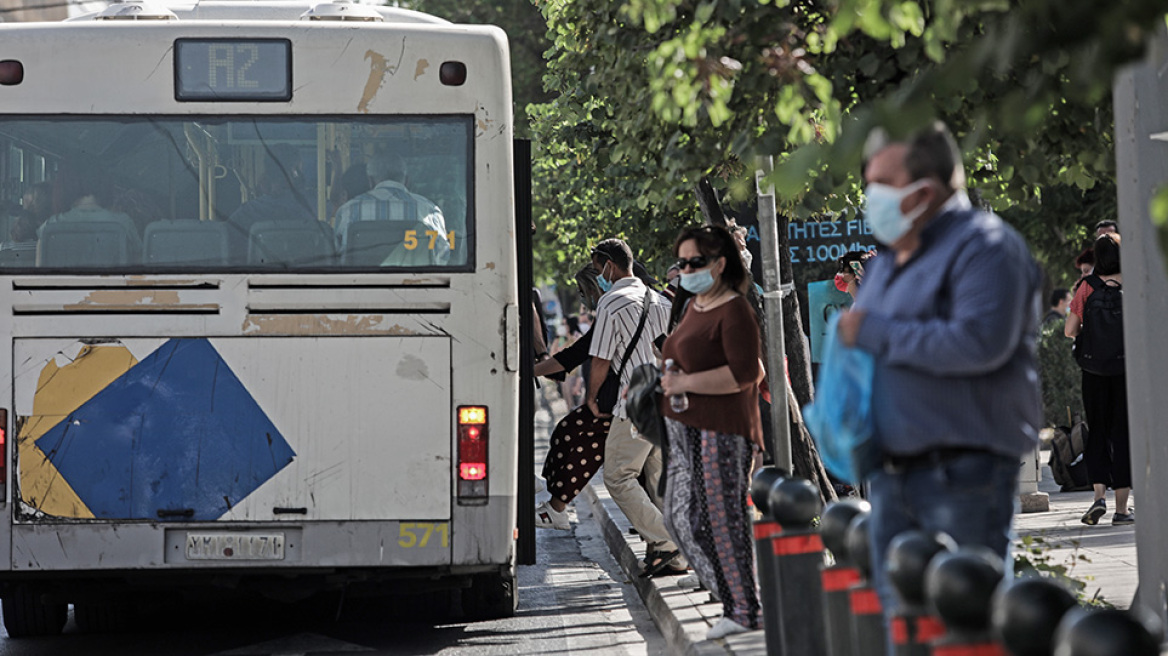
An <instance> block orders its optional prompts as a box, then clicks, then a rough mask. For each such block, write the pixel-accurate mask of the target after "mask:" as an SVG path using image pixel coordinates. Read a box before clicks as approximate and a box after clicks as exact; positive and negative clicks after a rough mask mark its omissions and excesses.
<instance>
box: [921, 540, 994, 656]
mask: <svg viewBox="0 0 1168 656" xmlns="http://www.w3.org/2000/svg"><path fill="white" fill-rule="evenodd" d="M1003 575H1004V567H1003V565H1002V559H1001V558H999V557H998V555H997V554H995V553H994V552H992V551H990V550H989V549H986V548H984V547H961V548H959V549H957V550H956V551H952V552H949V551H942V552H941V553H938V554H937V555H936V556H935V557H934V558H933V559H932V560H931V561H930V562H929V566H928V568H927V569H926V570H925V596H926V598H927V599H928V602H929V605H930V606H931V607H932V608H933V609H934V610H935V611H936V612H937V615H938V616H940V618H941V621H942V622H943V623H944V624H945V635H944V636H943V637H941V638H939V639H937V640H934V641H933V644H932V647H933V650H932V656H1006V650H1005V649H1004V648H1003V647H1002V646H1001V644H1000V643H998V642H997V641H995V640H994V639H993V638H992V636H991V635H990V601H991V600H992V598H993V595H994V590H995V589H996V588H997V586H998V584H999V583H1000V582H1001V581H1002V577H1003Z"/></svg>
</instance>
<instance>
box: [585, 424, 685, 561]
mask: <svg viewBox="0 0 1168 656" xmlns="http://www.w3.org/2000/svg"><path fill="white" fill-rule="evenodd" d="M642 471H644V473H645V487H642V486H641V483H640V482H639V481H638V480H637V477H638V476H640V475H641V472H642ZM660 480H661V449H659V448H657V447H655V446H653V445H652V444H651V443H649V441H648V440H646V439H644V438H642V437H641V436H640V435H637V432H636V429H635V428H633V422H631V421H629V420H628V419H625V418H621V417H613V418H612V427H611V428H609V429H608V440H607V441H606V442H605V445H604V486H605V487H606V488H608V493H609V495H611V496H612V500H613V501H615V502H616V505H617V506H618V507H619V508H620V509H621V512H623V513H624V514H625V517H627V518H628V519H629V522H630V523H631V524H632V525H633V528H635V529H637V532H638V533H640V534H641V537H642V538H644V539H645V542H647V543H648V544H649V548H650V549H655V550H657V551H674V550H675V549H677V545H676V544H674V542H673V539H672V538H670V537H669V532H668V531H666V530H665V520H664V519H663V518H662V516H661V498H660V497H658V496H657V483H658V482H659V481H660ZM645 488H648V489H649V490H651V493H650V492H649V491H646V489H645ZM674 563H675V565H679V566H682V567H684V566H685V562H684V560H675V561H674Z"/></svg>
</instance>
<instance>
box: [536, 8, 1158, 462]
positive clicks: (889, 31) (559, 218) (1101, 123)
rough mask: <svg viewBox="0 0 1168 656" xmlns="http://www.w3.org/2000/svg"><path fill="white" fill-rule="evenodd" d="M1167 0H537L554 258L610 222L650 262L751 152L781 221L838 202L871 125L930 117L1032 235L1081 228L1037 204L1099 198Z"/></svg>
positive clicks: (994, 202)
mask: <svg viewBox="0 0 1168 656" xmlns="http://www.w3.org/2000/svg"><path fill="white" fill-rule="evenodd" d="M1159 5H1160V3H1159V2H1158V1H1157V0H1131V1H1130V2H1125V3H1114V4H1112V5H1107V6H1102V7H1101V6H1100V5H1099V4H1098V3H1097V2H1094V0H1028V2H1025V3H1022V2H1007V1H1005V0H983V1H980V2H979V1H976V0H975V1H967V2H962V3H957V2H955V1H954V0H932V1H922V2H914V1H912V0H837V1H836V2H826V1H816V0H799V1H791V2H784V1H782V0H778V1H775V2H768V1H766V0H753V1H752V0H725V1H714V0H703V1H698V0H631V1H630V2H628V3H624V4H618V3H608V2H602V1H600V0H548V1H545V2H543V3H542V4H541V8H542V10H543V12H544V16H545V18H546V19H547V22H548V27H549V33H550V34H551V35H552V37H553V39H554V47H553V49H552V50H551V51H550V53H549V54H550V57H551V59H550V62H549V75H548V77H547V78H546V81H547V84H548V89H549V90H550V91H552V92H553V93H554V94H555V97H554V99H553V100H551V101H550V102H548V103H547V104H545V105H542V106H540V107H538V108H533V112H532V115H533V118H534V120H535V124H534V128H535V133H536V135H537V137H538V138H539V139H540V140H541V141H542V142H543V144H544V147H545V150H544V156H543V157H541V159H540V161H539V162H538V163H537V176H538V177H540V178H542V179H543V181H544V184H543V187H542V189H541V196H540V202H539V203H537V206H543V207H545V208H546V211H545V214H544V216H543V217H542V220H541V223H542V224H544V225H547V226H549V227H550V230H549V232H550V233H551V234H552V235H553V237H552V239H551V243H552V244H553V245H554V247H555V251H556V258H557V260H558V261H557V262H546V263H545V264H549V265H553V266H557V265H558V266H562V265H564V264H567V263H570V262H574V261H580V259H581V258H582V256H583V250H584V248H585V247H586V245H587V244H588V243H589V242H591V241H594V240H595V239H596V238H599V237H601V236H609V235H611V234H617V235H621V236H624V237H626V238H628V239H629V241H630V243H631V244H633V245H634V248H635V249H639V250H640V251H641V253H639V257H640V259H642V260H647V261H649V262H650V263H653V262H654V260H655V259H657V258H658V257H659V256H658V255H657V254H658V253H664V252H665V251H666V247H667V245H668V240H669V238H670V237H672V235H673V234H675V233H676V229H677V228H678V227H679V225H680V224H683V223H686V222H690V221H693V220H694V218H695V217H696V215H697V203H696V200H695V197H694V194H693V193H692V190H693V189H694V188H695V185H697V184H699V183H700V182H701V181H702V180H706V181H708V182H709V183H711V185H713V186H714V187H716V188H717V189H718V190H719V191H720V192H721V193H722V194H723V197H724V198H728V199H731V200H735V199H745V198H748V197H749V196H750V194H751V192H752V189H753V184H752V180H751V176H752V172H753V171H752V170H753V165H752V163H753V161H754V158H755V157H756V156H758V155H764V154H776V155H779V165H778V166H777V167H776V169H775V173H774V174H773V175H772V177H771V179H772V181H773V182H774V183H775V184H776V186H777V188H778V189H779V192H780V195H781V200H782V214H783V217H782V218H781V219H780V220H781V221H782V220H786V219H788V218H796V219H799V218H806V217H809V216H815V215H824V214H828V213H832V212H839V211H841V210H843V209H845V208H848V207H851V206H854V205H856V203H857V200H858V198H857V196H858V194H857V192H858V187H859V184H858V182H859V181H858V173H859V170H860V165H861V158H862V149H863V143H864V140H865V138H866V135H867V133H868V131H869V130H870V129H871V128H872V127H875V126H883V127H885V128H887V129H888V130H889V131H890V132H892V133H894V134H898V133H903V132H905V131H906V130H907V129H909V128H911V127H915V126H917V125H920V123H921V122H922V121H923V120H925V119H927V118H930V117H940V118H942V119H944V120H946V121H947V122H948V123H949V124H950V126H951V127H952V128H953V129H954V131H955V132H956V133H957V134H958V135H959V137H960V138H961V139H962V143H963V146H964V147H965V150H966V152H967V153H969V154H970V155H969V160H970V162H971V165H970V167H969V176H970V183H971V185H972V186H973V187H974V188H975V189H976V191H977V192H978V193H979V194H980V197H981V199H982V200H983V201H985V202H987V203H989V204H990V205H991V206H993V207H995V208H998V209H1005V208H1007V207H1010V206H1012V205H1022V206H1023V208H1024V210H1022V212H1030V213H1032V214H1035V215H1038V216H1040V218H1038V219H1033V221H1034V225H1033V226H1032V229H1030V230H1028V231H1027V232H1028V234H1029V235H1030V236H1031V237H1032V243H1033V240H1034V238H1035V237H1039V238H1040V239H1039V240H1038V241H1039V242H1040V243H1042V244H1045V243H1047V239H1046V237H1045V233H1044V230H1046V224H1048V223H1053V224H1054V225H1053V228H1054V230H1055V232H1056V233H1060V234H1062V235H1064V236H1066V237H1067V239H1068V240H1073V239H1074V238H1075V236H1076V235H1077V234H1080V233H1081V230H1080V228H1079V227H1077V226H1073V225H1070V224H1069V223H1068V222H1067V219H1066V218H1065V217H1063V218H1059V217H1055V216H1052V213H1051V212H1050V211H1049V210H1045V208H1044V205H1043V203H1044V202H1047V203H1049V202H1052V201H1053V200H1055V199H1058V198H1060V197H1073V195H1074V194H1076V193H1077V194H1080V195H1084V194H1095V195H1096V196H1098V197H1101V198H1103V201H1102V202H1103V203H1104V204H1105V203H1106V192H1107V185H1108V184H1109V182H1108V181H1109V179H1110V177H1111V176H1112V172H1113V169H1114V163H1113V155H1112V140H1111V117H1110V102H1109V101H1108V98H1109V93H1110V77H1111V73H1112V71H1113V70H1114V69H1115V67H1116V66H1117V65H1119V64H1121V63H1124V62H1127V61H1131V60H1132V59H1134V58H1135V57H1138V56H1139V55H1140V53H1141V52H1142V49H1143V47H1144V44H1145V43H1146V41H1147V39H1148V38H1149V36H1150V34H1151V30H1152V27H1153V26H1154V25H1155V24H1156V22H1157V21H1158V20H1160V19H1161V17H1162V12H1163V9H1162V8H1161V7H1160V6H1159ZM1111 202H1112V205H1113V204H1114V201H1113V200H1112V201H1111ZM1107 211H1108V210H1107V209H1106V207H1105V208H1103V212H1104V213H1106V212H1107ZM1018 218H1019V220H1023V221H1025V220H1031V218H1032V217H1031V216H1030V215H1026V214H1024V213H1020V214H1019V217H1018ZM1055 218H1057V219H1058V221H1052V219H1055ZM1092 223H1093V222H1092ZM782 227H783V226H780V234H783V233H784V232H785V231H784V230H783V229H782ZM1058 248H1059V249H1063V250H1066V249H1068V246H1067V245H1066V242H1061V241H1060V243H1059V244H1058ZM789 314H791V313H789ZM788 332H791V333H794V334H795V335H796V336H798V335H800V333H795V332H794V331H790V330H789V331H788ZM804 392H807V390H804ZM800 473H804V472H800Z"/></svg>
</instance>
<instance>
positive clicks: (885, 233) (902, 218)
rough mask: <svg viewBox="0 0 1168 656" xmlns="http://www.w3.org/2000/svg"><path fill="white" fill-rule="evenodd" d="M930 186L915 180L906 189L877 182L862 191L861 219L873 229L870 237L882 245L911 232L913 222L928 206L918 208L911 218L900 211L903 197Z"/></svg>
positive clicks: (927, 182) (886, 244) (924, 181)
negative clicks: (862, 213) (862, 216)
mask: <svg viewBox="0 0 1168 656" xmlns="http://www.w3.org/2000/svg"><path fill="white" fill-rule="evenodd" d="M927 184H929V181H928V180H917V181H916V182H914V183H912V184H910V185H909V186H907V187H900V188H897V187H892V186H889V185H886V184H880V183H878V182H873V183H870V184H869V185H868V186H867V187H865V188H864V196H865V197H866V198H867V200H866V202H865V203H864V220H865V221H867V222H868V227H869V228H871V229H872V236H873V237H875V238H876V241H878V242H880V243H881V244H884V245H885V246H888V245H891V244H893V243H895V242H896V241H898V240H899V239H900V238H901V237H903V236H905V234H907V233H908V231H909V230H911V229H912V225H913V221H916V220H917V218H918V217H920V215H922V214H924V213H925V210H926V209H928V204H923V205H918V206H917V207H916V209H914V210H913V211H912V213H911V215H906V214H904V213H903V212H901V211H900V202H901V201H902V200H904V198H905V196H908V195H909V194H911V193H913V192H914V191H916V190H918V189H920V188H922V187H923V186H925V185H927Z"/></svg>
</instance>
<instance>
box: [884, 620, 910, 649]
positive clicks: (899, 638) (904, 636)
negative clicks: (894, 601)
mask: <svg viewBox="0 0 1168 656" xmlns="http://www.w3.org/2000/svg"><path fill="white" fill-rule="evenodd" d="M889 628H891V629H892V644H894V645H907V644H908V622H906V621H904V618H903V617H894V618H892V625H891V626H890V627H889Z"/></svg>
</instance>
